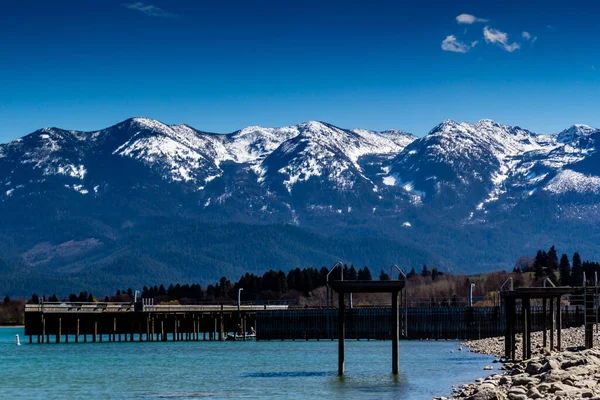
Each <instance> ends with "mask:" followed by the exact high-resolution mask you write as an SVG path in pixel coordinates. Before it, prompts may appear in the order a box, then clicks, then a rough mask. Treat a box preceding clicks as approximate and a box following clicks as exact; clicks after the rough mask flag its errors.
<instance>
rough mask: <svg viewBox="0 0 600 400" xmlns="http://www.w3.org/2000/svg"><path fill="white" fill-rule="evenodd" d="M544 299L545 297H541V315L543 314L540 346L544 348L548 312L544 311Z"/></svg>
mask: <svg viewBox="0 0 600 400" xmlns="http://www.w3.org/2000/svg"><path fill="white" fill-rule="evenodd" d="M546 300H547V299H545V298H543V299H542V315H543V321H542V322H543V324H542V325H543V329H544V331H543V333H542V348H546V336H547V332H546V331H547V330H548V314H547V312H546Z"/></svg>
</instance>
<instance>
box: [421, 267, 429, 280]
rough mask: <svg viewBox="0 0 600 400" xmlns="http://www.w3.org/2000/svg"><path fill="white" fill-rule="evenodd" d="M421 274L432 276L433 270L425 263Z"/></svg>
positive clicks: (425, 276)
mask: <svg viewBox="0 0 600 400" xmlns="http://www.w3.org/2000/svg"><path fill="white" fill-rule="evenodd" d="M421 276H422V277H424V278H427V277H429V276H431V271H429V269H428V268H427V265H423V269H422V270H421Z"/></svg>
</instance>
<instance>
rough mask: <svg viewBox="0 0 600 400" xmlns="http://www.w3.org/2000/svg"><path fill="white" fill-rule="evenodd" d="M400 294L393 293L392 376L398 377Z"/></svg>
mask: <svg viewBox="0 0 600 400" xmlns="http://www.w3.org/2000/svg"><path fill="white" fill-rule="evenodd" d="M399 312H400V310H399V309H398V292H396V291H394V292H392V374H394V375H398V342H399V340H400V335H399V326H398V314H399Z"/></svg>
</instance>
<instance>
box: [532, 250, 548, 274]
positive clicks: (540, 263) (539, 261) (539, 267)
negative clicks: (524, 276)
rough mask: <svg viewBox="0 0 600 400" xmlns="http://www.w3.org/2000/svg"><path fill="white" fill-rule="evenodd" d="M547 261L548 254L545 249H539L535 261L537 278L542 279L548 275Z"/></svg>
mask: <svg viewBox="0 0 600 400" xmlns="http://www.w3.org/2000/svg"><path fill="white" fill-rule="evenodd" d="M547 263H548V254H546V252H545V251H542V250H538V252H537V255H536V256H535V261H534V269H535V277H536V278H537V279H541V278H543V277H545V276H546V270H547V265H548V264H547Z"/></svg>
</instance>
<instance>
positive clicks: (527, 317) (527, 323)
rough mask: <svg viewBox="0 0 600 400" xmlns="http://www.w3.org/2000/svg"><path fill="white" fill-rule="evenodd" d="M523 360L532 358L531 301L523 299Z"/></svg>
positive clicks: (526, 298)
mask: <svg viewBox="0 0 600 400" xmlns="http://www.w3.org/2000/svg"><path fill="white" fill-rule="evenodd" d="M522 301H523V360H528V359H530V358H531V300H530V299H529V298H528V297H525V298H523V300H522Z"/></svg>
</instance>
